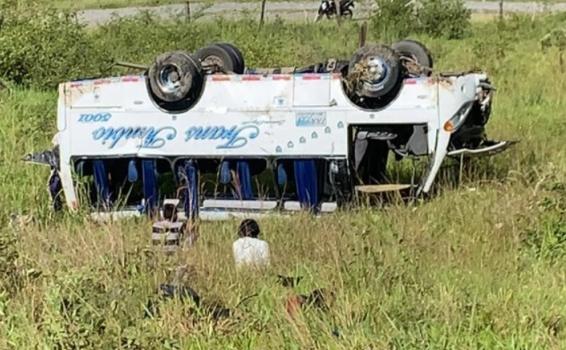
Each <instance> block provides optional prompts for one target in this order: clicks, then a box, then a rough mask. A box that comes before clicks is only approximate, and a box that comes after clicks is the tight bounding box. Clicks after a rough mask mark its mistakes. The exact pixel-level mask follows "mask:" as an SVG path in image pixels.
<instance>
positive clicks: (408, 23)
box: [372, 0, 419, 41]
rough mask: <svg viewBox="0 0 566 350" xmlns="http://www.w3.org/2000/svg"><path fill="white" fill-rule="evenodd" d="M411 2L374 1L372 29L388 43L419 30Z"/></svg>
mask: <svg viewBox="0 0 566 350" xmlns="http://www.w3.org/2000/svg"><path fill="white" fill-rule="evenodd" d="M413 2H414V1H413V0H401V1H399V0H376V3H377V11H376V12H375V14H374V15H373V16H372V23H373V28H374V30H375V32H376V33H378V35H379V36H380V37H382V38H384V39H386V40H388V41H393V40H396V39H400V38H405V37H406V36H407V35H409V34H411V33H415V32H417V31H418V30H419V28H418V23H417V18H416V15H415V9H414V8H413V6H414V5H413Z"/></svg>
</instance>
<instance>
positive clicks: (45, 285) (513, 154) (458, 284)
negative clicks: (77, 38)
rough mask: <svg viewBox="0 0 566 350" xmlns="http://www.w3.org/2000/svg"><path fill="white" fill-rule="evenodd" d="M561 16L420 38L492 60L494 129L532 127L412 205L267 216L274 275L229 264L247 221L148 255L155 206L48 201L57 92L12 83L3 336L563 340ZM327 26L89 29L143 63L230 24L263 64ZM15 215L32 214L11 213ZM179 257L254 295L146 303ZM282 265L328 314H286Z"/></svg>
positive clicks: (335, 46) (139, 340)
mask: <svg viewBox="0 0 566 350" xmlns="http://www.w3.org/2000/svg"><path fill="white" fill-rule="evenodd" d="M563 23H564V17H563V16H562V17H560V16H558V17H545V18H537V19H534V20H533V19H531V18H518V17H517V18H513V19H511V20H509V21H508V22H506V23H505V24H504V25H501V24H499V25H498V24H496V23H482V24H481V25H479V24H475V25H474V26H473V28H472V33H471V34H470V35H469V36H467V37H466V38H464V39H461V40H444V39H432V38H429V37H426V36H423V37H420V38H418V39H420V40H422V41H424V42H425V43H426V44H427V45H428V46H429V48H430V49H431V51H432V52H433V54H434V55H435V57H436V59H437V63H438V64H437V66H438V67H439V68H440V69H445V70H455V69H471V68H474V67H481V68H483V69H485V70H487V71H488V72H489V74H490V75H491V76H492V79H493V82H494V84H495V85H496V86H497V87H498V91H497V96H496V100H495V105H494V111H493V114H492V121H491V122H490V123H489V125H488V132H489V135H490V136H491V137H493V138H498V139H519V140H521V142H520V143H519V144H518V145H516V147H515V148H513V149H512V150H510V151H509V152H508V153H505V154H502V155H499V156H497V157H494V158H491V159H483V160H474V161H472V162H471V163H470V164H467V165H466V167H465V169H464V178H463V179H462V183H461V184H460V186H454V184H453V182H452V181H449V180H448V179H449V178H450V177H449V176H448V174H449V173H450V169H449V168H447V169H446V170H445V171H444V174H445V176H443V177H442V178H441V179H440V181H439V182H438V187H437V188H438V191H437V193H436V195H435V196H433V197H432V198H430V199H429V200H426V201H422V202H418V203H415V204H413V205H402V204H397V205H395V204H393V205H390V206H388V207H386V208H384V209H381V210H378V209H370V208H365V209H363V208H362V209H358V210H354V211H347V212H340V213H337V214H334V215H331V216H327V217H324V218H319V219H313V218H312V217H310V216H308V215H302V216H301V215H299V216H296V217H293V219H285V218H272V219H266V220H262V221H261V222H260V225H261V227H262V230H263V232H264V237H265V239H266V240H267V241H269V243H270V245H271V250H272V259H273V266H272V267H271V268H270V269H269V270H268V271H265V272H237V271H236V270H235V268H234V267H233V263H232V256H231V242H232V241H233V240H234V238H235V230H236V227H237V223H236V222H227V223H203V225H202V227H201V237H200V240H199V241H198V242H197V245H196V246H195V247H194V248H192V249H191V250H189V251H187V252H184V253H179V254H178V255H175V256H173V257H171V258H165V257H163V256H161V255H159V254H155V253H152V251H151V249H150V245H149V243H150V242H149V236H148V235H149V232H150V223H149V222H148V221H146V220H132V221H123V222H119V223H115V224H98V223H95V222H92V221H90V220H89V219H88V218H87V217H86V216H85V215H82V214H78V215H71V214H63V215H57V216H53V215H52V214H51V213H50V212H49V208H48V207H49V204H48V202H47V193H46V191H45V181H46V176H47V170H46V169H43V168H37V167H31V166H24V165H23V164H22V163H21V162H20V158H21V156H22V155H23V154H24V153H26V152H28V151H32V150H38V149H42V148H44V147H47V146H49V142H50V138H51V135H52V134H53V132H54V128H55V113H56V111H55V103H56V94H55V91H54V89H52V90H39V89H34V88H30V89H24V88H22V87H18V86H12V88H11V89H10V90H4V91H2V92H0V115H2V117H1V118H0V136H1V138H2V143H0V178H1V179H2V182H3V184H2V189H1V190H0V203H2V207H1V208H0V214H1V216H0V218H1V221H0V222H2V223H3V225H2V228H1V229H0V282H1V283H0V291H1V292H0V348H15V349H33V348H45V349H73V348H100V349H108V348H125V349H163V348H165V349H280V348H286V349H360V350H362V349H363V350H366V349H557V350H558V349H564V348H566V212H565V211H566V149H565V148H564V135H565V134H566V123H565V121H566V99H565V98H564V96H565V93H564V91H566V73H565V71H566V68H565V67H560V65H559V60H558V51H557V50H555V49H550V50H549V51H547V52H542V51H541V50H540V45H539V39H540V38H541V37H542V36H543V35H544V34H546V32H548V31H549V30H551V29H553V28H557V27H560V26H563ZM332 25H333V24H332V23H325V24H324V25H323V26H312V25H298V24H293V25H290V24H284V23H279V22H276V23H271V24H268V25H267V26H265V27H264V28H263V29H262V30H261V31H257V25H256V24H255V23H253V22H223V21H220V22H218V23H209V24H207V23H203V24H199V25H192V26H191V29H188V28H185V27H183V25H182V24H180V23H175V24H160V25H151V26H147V25H143V22H140V21H134V20H132V21H122V22H116V23H114V24H112V25H109V26H105V27H102V28H99V29H97V30H95V31H94V32H90V33H89V34H88V40H89V41H90V42H92V43H93V45H97V47H99V50H100V51H101V52H104V54H105V55H108V56H110V57H112V58H121V59H128V60H131V61H136V62H148V61H149V60H150V59H151V57H153V56H154V55H156V54H157V53H159V52H161V51H164V50H169V49H174V48H181V47H183V48H187V49H194V48H196V47H198V46H201V45H203V44H204V43H206V42H212V41H216V40H220V39H222V40H224V41H231V42H234V43H236V44H237V45H238V46H240V47H242V49H243V51H244V53H245V55H246V58H247V61H248V62H249V64H250V65H251V66H275V65H289V64H304V63H310V62H312V61H313V60H319V59H321V58H325V57H328V56H331V55H338V56H348V55H350V54H351V52H353V50H354V49H355V45H356V43H355V40H352V37H354V38H355V35H354V36H353V35H352V33H355V32H356V28H355V26H354V24H347V25H344V26H342V27H341V28H340V29H339V30H338V32H337V34H336V35H335V36H329V35H327V33H328V32H329V31H330V30H331V26H332ZM181 33H184V35H181ZM370 36H371V37H372V39H377V33H375V32H374V31H371V32H370ZM336 38H338V39H336ZM69 45H74V44H72V43H71V42H69ZM69 74H70V75H69V77H71V74H74V73H72V72H70V73H69ZM12 213H15V214H28V215H31V216H33V217H34V218H35V222H34V223H30V224H27V225H23V226H20V225H17V224H16V225H13V226H10V225H9V224H8V221H9V220H8V217H9V215H10V214H12ZM179 265H189V266H191V267H192V269H191V270H192V273H191V274H190V276H189V277H188V279H187V281H188V283H189V284H190V285H191V286H192V287H194V288H195V289H196V290H198V291H199V292H200V293H201V294H202V295H203V296H204V299H205V300H207V301H209V302H222V303H223V304H224V305H226V306H229V307H233V306H235V305H236V304H237V303H238V301H239V300H241V299H242V298H244V297H245V296H248V295H252V294H257V296H255V297H253V298H250V299H249V300H247V301H246V302H245V303H243V304H242V305H240V306H239V307H238V308H237V309H236V311H235V315H234V316H232V317H230V318H228V319H225V320H222V321H220V322H214V321H212V320H211V319H210V318H207V317H206V315H204V314H202V313H191V312H190V310H189V309H190V308H191V307H192V305H190V303H182V302H179V301H169V302H166V303H164V304H162V305H161V307H160V312H159V315H155V314H154V315H153V316H150V317H148V316H144V314H145V312H144V307H145V306H146V305H147V301H148V300H149V299H151V298H153V297H154V296H155V290H156V287H157V286H158V284H159V283H162V282H164V281H166V280H167V279H168V278H170V273H168V271H172V270H173V269H174V268H175V267H176V266H179ZM278 273H279V274H285V275H302V276H304V280H303V281H302V282H301V284H300V285H299V286H298V287H297V289H296V291H297V292H300V293H305V292H307V291H309V290H311V289H314V288H327V289H332V290H334V292H335V297H334V298H333V301H332V303H331V309H330V311H329V312H326V313H325V312H321V311H318V310H315V309H311V310H305V311H304V312H303V313H301V314H300V315H298V316H297V317H296V318H291V317H289V316H288V315H287V314H286V313H285V311H284V300H285V298H286V297H287V296H288V295H289V294H290V293H291V290H289V289H285V288H283V287H280V286H278V285H277V284H276V282H275V278H274V276H275V275H276V274H278Z"/></svg>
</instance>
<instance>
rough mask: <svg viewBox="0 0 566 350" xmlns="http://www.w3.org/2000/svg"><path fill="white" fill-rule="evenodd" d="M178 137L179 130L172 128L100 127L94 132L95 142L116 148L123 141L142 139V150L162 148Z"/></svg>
mask: <svg viewBox="0 0 566 350" xmlns="http://www.w3.org/2000/svg"><path fill="white" fill-rule="evenodd" d="M176 136H177V130H176V129H175V128H173V127H170V126H165V127H161V128H155V127H152V126H150V127H145V126H134V127H131V126H128V127H123V126H121V127H116V128H115V127H100V128H98V129H96V130H94V131H93V132H92V138H93V139H94V140H95V141H102V144H103V145H107V144H108V147H109V148H114V147H116V145H117V144H118V143H119V142H120V141H122V140H131V139H141V147H142V148H161V147H163V146H165V143H166V142H167V141H171V140H173V139H174V138H175V137H176Z"/></svg>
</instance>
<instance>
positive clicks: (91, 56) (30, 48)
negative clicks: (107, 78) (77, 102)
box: [0, 0, 108, 87]
mask: <svg viewBox="0 0 566 350" xmlns="http://www.w3.org/2000/svg"><path fill="white" fill-rule="evenodd" d="M1 6H2V7H1V8H2V23H1V25H0V28H1V35H0V72H2V73H1V74H2V76H3V77H4V78H5V79H8V80H11V81H14V82H16V83H18V84H21V85H24V86H36V87H53V86H56V85H57V84H58V83H59V82H61V81H64V80H69V79H77V78H80V77H84V76H90V75H93V74H99V73H100V72H101V70H102V69H103V67H104V66H108V62H107V61H106V60H105V58H104V56H103V55H102V52H100V51H98V50H97V49H96V48H95V46H94V45H93V44H92V42H90V41H89V39H88V35H87V34H86V32H85V31H84V30H83V28H82V26H80V25H79V24H77V21H76V19H75V18H74V16H73V15H71V14H70V13H61V12H58V11H55V10H54V9H52V8H45V7H40V6H38V5H36V4H34V3H33V2H32V3H28V2H25V3H22V2H19V1H16V0H4V1H3V2H2V3H1Z"/></svg>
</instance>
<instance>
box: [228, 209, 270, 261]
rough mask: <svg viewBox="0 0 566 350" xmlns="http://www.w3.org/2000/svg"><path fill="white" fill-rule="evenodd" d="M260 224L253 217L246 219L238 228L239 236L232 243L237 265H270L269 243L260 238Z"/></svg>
mask: <svg viewBox="0 0 566 350" xmlns="http://www.w3.org/2000/svg"><path fill="white" fill-rule="evenodd" d="M259 234H260V230H259V225H258V224H257V222H256V221H255V220H253V219H245V220H244V221H242V223H241V224H240V228H239V229H238V236H239V237H240V238H238V239H237V240H236V241H235V242H234V243H233V244H232V250H233V252H234V260H235V262H236V266H237V267H242V266H254V267H266V266H269V245H268V244H267V242H266V241H263V240H261V239H259V238H258V237H259Z"/></svg>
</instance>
